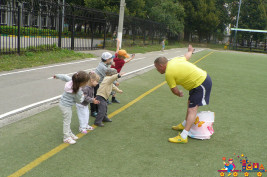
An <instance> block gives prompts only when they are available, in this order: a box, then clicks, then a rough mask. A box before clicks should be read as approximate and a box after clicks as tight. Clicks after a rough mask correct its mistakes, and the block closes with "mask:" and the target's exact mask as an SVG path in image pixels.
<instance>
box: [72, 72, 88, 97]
mask: <svg viewBox="0 0 267 177" xmlns="http://www.w3.org/2000/svg"><path fill="white" fill-rule="evenodd" d="M88 80H89V75H88V74H87V73H86V72H84V71H78V72H77V73H75V74H73V76H72V82H73V85H72V90H73V93H75V94H76V93H77V92H78V91H79V88H80V85H81V84H82V83H84V82H88Z"/></svg>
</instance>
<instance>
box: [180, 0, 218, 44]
mask: <svg viewBox="0 0 267 177" xmlns="http://www.w3.org/2000/svg"><path fill="white" fill-rule="evenodd" d="M182 4H183V6H184V8H185V13H186V17H185V33H186V35H187V36H186V39H187V40H189V36H190V34H194V33H195V32H196V33H197V34H198V36H199V40H200V41H201V40H202V39H207V40H208V41H209V39H210V36H211V35H212V34H213V33H215V32H216V31H217V27H218V25H219V24H220V20H219V15H220V12H219V11H218V10H217V8H216V0H193V1H186V0H184V1H182Z"/></svg>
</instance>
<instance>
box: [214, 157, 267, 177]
mask: <svg viewBox="0 0 267 177" xmlns="http://www.w3.org/2000/svg"><path fill="white" fill-rule="evenodd" d="M234 155H235V154H234ZM237 158H238V160H237V163H238V162H239V163H240V164H241V169H238V168H236V165H235V163H234V159H232V158H229V159H228V162H225V161H226V157H223V158H222V160H223V164H224V167H223V168H222V169H220V170H218V172H219V173H220V176H226V175H227V176H231V175H233V176H234V177H235V176H238V175H239V174H243V175H244V176H249V174H250V173H254V174H255V173H256V174H257V176H262V173H265V172H266V173H267V170H265V168H264V166H263V164H260V165H259V163H257V162H255V163H252V162H250V161H249V160H248V158H247V157H245V156H244V154H241V156H237Z"/></svg>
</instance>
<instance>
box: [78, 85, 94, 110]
mask: <svg viewBox="0 0 267 177" xmlns="http://www.w3.org/2000/svg"><path fill="white" fill-rule="evenodd" d="M82 91H83V94H84V101H83V102H82V103H81V104H82V105H84V106H87V105H88V104H89V103H93V99H94V87H91V86H85V87H83V88H82Z"/></svg>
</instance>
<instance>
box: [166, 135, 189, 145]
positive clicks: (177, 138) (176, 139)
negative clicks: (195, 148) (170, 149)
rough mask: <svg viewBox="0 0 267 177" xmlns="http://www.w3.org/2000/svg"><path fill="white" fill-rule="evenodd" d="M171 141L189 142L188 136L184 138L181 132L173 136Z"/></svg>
mask: <svg viewBox="0 0 267 177" xmlns="http://www.w3.org/2000/svg"><path fill="white" fill-rule="evenodd" d="M169 142H171V143H187V142H188V138H187V137H186V139H183V138H182V137H181V135H180V133H179V135H178V136H176V137H173V138H169Z"/></svg>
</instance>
